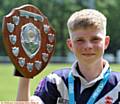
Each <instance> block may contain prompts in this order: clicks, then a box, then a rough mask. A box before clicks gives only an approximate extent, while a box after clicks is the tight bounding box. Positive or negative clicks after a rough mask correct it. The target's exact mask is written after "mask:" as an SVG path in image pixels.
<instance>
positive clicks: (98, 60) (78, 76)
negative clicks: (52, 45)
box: [17, 9, 120, 104]
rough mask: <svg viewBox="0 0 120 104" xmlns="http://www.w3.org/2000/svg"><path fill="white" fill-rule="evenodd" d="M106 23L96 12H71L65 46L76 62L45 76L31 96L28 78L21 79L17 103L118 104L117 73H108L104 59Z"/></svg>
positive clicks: (118, 80) (108, 68)
mask: <svg viewBox="0 0 120 104" xmlns="http://www.w3.org/2000/svg"><path fill="white" fill-rule="evenodd" d="M106 23H107V22H106V17H105V16H104V15H103V14H102V13H100V12H99V11H97V10H93V9H84V10H81V11H78V12H75V13H73V14H72V15H71V16H70V18H69V19H68V22H67V26H68V30H69V35H70V38H69V39H67V46H68V48H69V49H70V50H71V51H72V52H73V53H74V55H75V56H76V61H75V62H74V63H73V65H72V67H71V68H64V69H61V70H58V71H55V72H53V73H51V74H49V75H48V76H46V77H45V78H44V79H43V80H42V81H41V82H40V84H39V85H38V87H37V89H36V91H35V93H34V96H32V97H30V91H29V90H30V79H26V78H20V82H19V90H18V96H17V100H18V101H21V100H22V101H25V100H26V101H28V100H32V101H38V102H39V103H40V104H119V102H120V73H118V72H111V69H110V66H109V63H108V62H107V61H106V60H104V59H103V55H104V51H105V49H107V47H108V45H109V42H110V37H109V36H106Z"/></svg>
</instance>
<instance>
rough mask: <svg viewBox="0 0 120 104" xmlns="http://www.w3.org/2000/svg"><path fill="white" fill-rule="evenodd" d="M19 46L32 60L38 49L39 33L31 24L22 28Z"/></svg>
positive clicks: (39, 43) (39, 44)
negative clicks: (20, 45)
mask: <svg viewBox="0 0 120 104" xmlns="http://www.w3.org/2000/svg"><path fill="white" fill-rule="evenodd" d="M21 44H22V47H23V49H24V51H25V53H26V54H27V56H28V57H30V58H33V57H34V56H35V55H36V54H37V52H38V51H39V49H40V46H41V36H40V31H39V30H38V29H37V27H36V26H35V25H34V24H32V23H27V24H25V25H24V26H23V27H22V32H21Z"/></svg>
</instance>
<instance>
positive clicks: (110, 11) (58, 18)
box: [0, 0, 120, 56]
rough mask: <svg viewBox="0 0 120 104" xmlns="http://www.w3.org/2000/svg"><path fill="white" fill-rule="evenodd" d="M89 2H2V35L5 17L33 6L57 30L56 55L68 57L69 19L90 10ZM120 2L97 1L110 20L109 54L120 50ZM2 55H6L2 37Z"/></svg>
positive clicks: (0, 19) (0, 14)
mask: <svg viewBox="0 0 120 104" xmlns="http://www.w3.org/2000/svg"><path fill="white" fill-rule="evenodd" d="M87 3H88V0H1V1H0V7H1V8H0V23H1V26H0V28H1V34H2V20H3V16H5V15H7V14H8V13H9V12H10V11H11V10H12V9H13V8H15V7H19V6H21V5H23V4H33V5H35V6H37V7H38V8H39V9H40V10H41V11H42V12H43V13H44V14H45V15H46V16H47V17H48V20H49V22H50V24H51V25H52V26H53V28H54V29H55V30H56V50H55V55H62V56H66V55H67V52H68V49H67V47H66V39H67V38H68V36H69V35H68V30H67V25H66V23H67V19H68V18H69V16H70V15H71V14H72V13H73V12H74V11H76V10H80V9H82V8H88V7H87V5H88V4H87ZM119 5H120V1H119V0H96V2H95V7H96V9H98V10H100V11H101V12H103V13H104V14H105V15H106V16H107V18H108V26H107V34H110V36H111V44H110V47H109V48H108V50H107V52H110V53H116V51H117V49H119V48H120V46H119V45H118V44H120V41H119V28H120V21H119V18H120V12H119V11H120V8H119ZM0 55H6V54H5V50H4V45H3V43H2V35H0Z"/></svg>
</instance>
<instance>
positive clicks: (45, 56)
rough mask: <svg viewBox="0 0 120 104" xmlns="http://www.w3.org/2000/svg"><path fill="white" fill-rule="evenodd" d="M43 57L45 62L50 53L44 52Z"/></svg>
mask: <svg viewBox="0 0 120 104" xmlns="http://www.w3.org/2000/svg"><path fill="white" fill-rule="evenodd" d="M42 59H43V61H44V62H47V60H48V54H47V53H42Z"/></svg>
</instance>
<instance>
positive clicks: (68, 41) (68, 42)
mask: <svg viewBox="0 0 120 104" xmlns="http://www.w3.org/2000/svg"><path fill="white" fill-rule="evenodd" d="M66 44H67V46H68V48H69V49H70V50H71V51H72V52H73V44H72V40H71V39H70V38H69V39H67V41H66Z"/></svg>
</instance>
